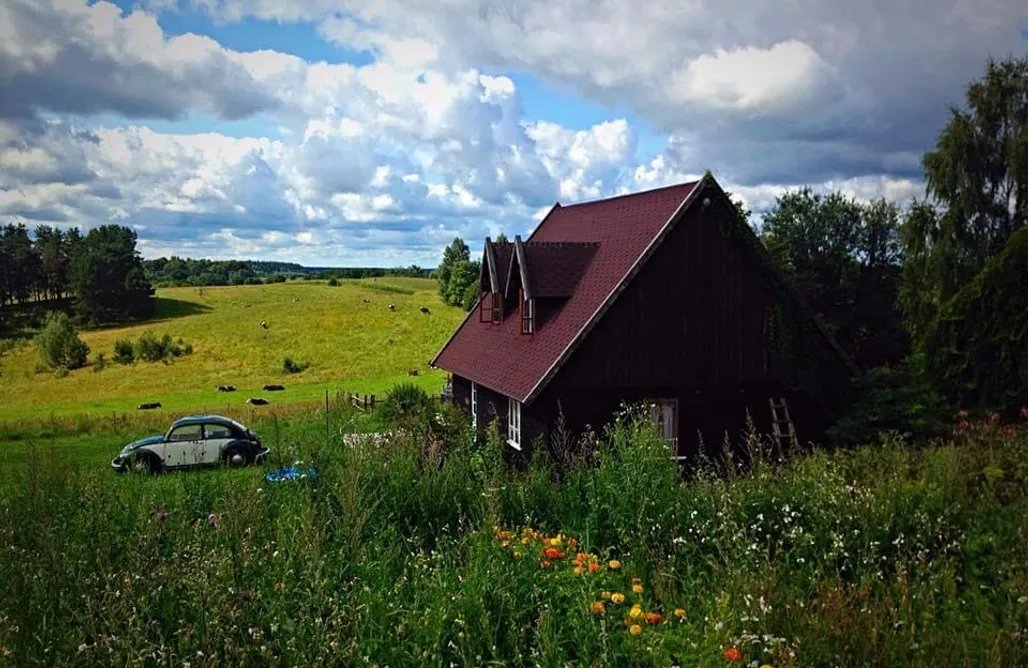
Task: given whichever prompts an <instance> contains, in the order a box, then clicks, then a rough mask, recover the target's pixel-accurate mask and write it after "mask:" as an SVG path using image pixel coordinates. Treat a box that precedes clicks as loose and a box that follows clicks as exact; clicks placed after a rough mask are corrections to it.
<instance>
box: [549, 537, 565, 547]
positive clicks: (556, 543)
mask: <svg viewBox="0 0 1028 668" xmlns="http://www.w3.org/2000/svg"><path fill="white" fill-rule="evenodd" d="M563 542H564V541H563V540H562V539H561V537H560V534H557V535H556V536H554V537H553V538H551V539H550V545H552V546H553V547H560V545H561V543H563Z"/></svg>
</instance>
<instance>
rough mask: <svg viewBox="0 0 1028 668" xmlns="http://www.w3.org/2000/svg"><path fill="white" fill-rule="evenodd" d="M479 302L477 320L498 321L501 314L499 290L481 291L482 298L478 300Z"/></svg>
mask: <svg viewBox="0 0 1028 668" xmlns="http://www.w3.org/2000/svg"><path fill="white" fill-rule="evenodd" d="M479 304H480V305H479V310H478V320H479V322H493V323H498V322H500V320H501V315H502V311H501V309H500V306H501V304H502V301H501V298H500V293H499V292H485V293H482V299H481V300H480V302H479Z"/></svg>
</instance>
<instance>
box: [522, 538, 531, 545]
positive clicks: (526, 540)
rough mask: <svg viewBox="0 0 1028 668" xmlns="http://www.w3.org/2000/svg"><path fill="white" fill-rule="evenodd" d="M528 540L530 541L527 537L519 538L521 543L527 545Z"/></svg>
mask: <svg viewBox="0 0 1028 668" xmlns="http://www.w3.org/2000/svg"><path fill="white" fill-rule="evenodd" d="M530 542H532V541H531V540H530V539H529V538H527V537H525V538H522V539H521V544H522V545H528V544H529V543H530Z"/></svg>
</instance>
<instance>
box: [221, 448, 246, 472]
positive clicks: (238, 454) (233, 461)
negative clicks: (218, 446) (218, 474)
mask: <svg viewBox="0 0 1028 668" xmlns="http://www.w3.org/2000/svg"><path fill="white" fill-rule="evenodd" d="M222 458H223V459H224V461H225V466H228V467H231V468H238V467H240V466H246V465H247V464H249V463H250V453H249V452H247V451H246V450H244V449H243V448H241V447H239V446H238V445H230V446H229V447H227V448H225V454H224V455H223V456H222Z"/></svg>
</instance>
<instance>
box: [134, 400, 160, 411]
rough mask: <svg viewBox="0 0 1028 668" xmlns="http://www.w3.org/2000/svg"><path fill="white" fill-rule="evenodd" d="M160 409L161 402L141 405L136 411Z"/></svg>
mask: <svg viewBox="0 0 1028 668" xmlns="http://www.w3.org/2000/svg"><path fill="white" fill-rule="evenodd" d="M160 407H161V403H160V402H159V401H155V402H153V403H150V404H139V406H137V407H136V410H140V411H150V410H153V409H155V408H160Z"/></svg>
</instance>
